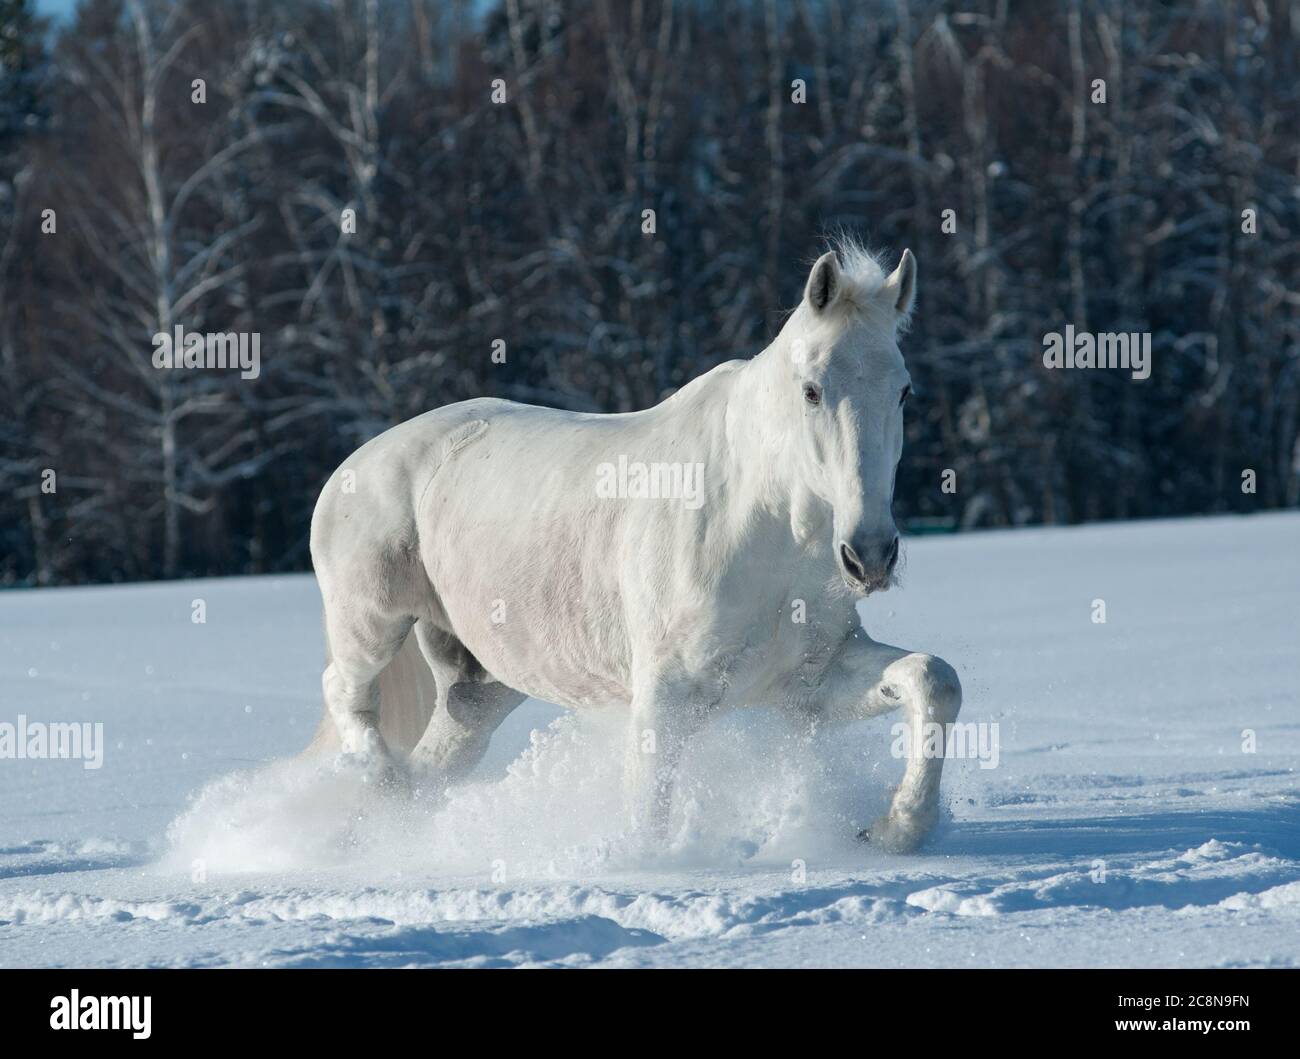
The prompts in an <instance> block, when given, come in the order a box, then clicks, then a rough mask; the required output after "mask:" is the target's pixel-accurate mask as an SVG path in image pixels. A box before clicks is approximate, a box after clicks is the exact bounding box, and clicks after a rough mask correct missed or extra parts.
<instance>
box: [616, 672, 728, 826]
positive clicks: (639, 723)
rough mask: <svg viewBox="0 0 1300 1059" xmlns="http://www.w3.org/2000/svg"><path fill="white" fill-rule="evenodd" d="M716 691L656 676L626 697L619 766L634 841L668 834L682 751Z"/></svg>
mask: <svg viewBox="0 0 1300 1059" xmlns="http://www.w3.org/2000/svg"><path fill="white" fill-rule="evenodd" d="M719 696H720V692H717V691H716V690H715V689H711V688H705V687H702V686H701V685H700V684H699V683H698V682H695V681H689V680H674V681H666V680H656V681H652V682H649V683H648V684H647V686H646V687H645V688H644V689H643V690H642V691H640V692H638V693H637V694H635V695H634V696H633V699H632V710H631V717H630V719H629V724H628V731H627V744H626V754H625V758H624V769H623V790H624V802H625V806H626V808H627V811H628V815H629V817H630V819H631V823H632V830H633V833H634V834H635V835H637V836H638V837H639V838H640V840H642V841H648V842H649V843H651V844H653V845H655V846H662V845H664V843H665V842H666V841H667V839H668V825H669V817H670V814H671V811H672V798H673V788H674V787H675V786H676V781H677V772H678V768H679V766H680V764H681V759H682V754H683V752H684V751H685V749H686V746H687V744H688V742H689V741H690V739H691V737H692V736H694V735H695V734H696V733H697V732H699V730H700V729H701V728H702V727H703V725H704V723H705V721H706V720H707V718H708V716H709V714H710V712H711V711H712V709H713V706H714V704H715V703H716V702H717V700H718V698H719Z"/></svg>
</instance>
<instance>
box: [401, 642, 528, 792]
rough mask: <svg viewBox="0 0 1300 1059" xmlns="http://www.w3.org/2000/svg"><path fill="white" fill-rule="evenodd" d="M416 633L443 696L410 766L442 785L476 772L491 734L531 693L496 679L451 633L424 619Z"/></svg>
mask: <svg viewBox="0 0 1300 1059" xmlns="http://www.w3.org/2000/svg"><path fill="white" fill-rule="evenodd" d="M415 636H416V640H417V642H418V643H419V645H420V651H421V653H422V654H423V655H424V659H425V661H426V662H427V663H428V665H429V668H430V669H431V670H432V671H433V674H434V679H435V681H436V683H437V688H438V699H437V705H436V706H435V707H434V710H433V714H432V716H431V717H430V718H429V723H428V726H427V727H426V728H425V730H424V734H423V735H422V736H421V737H420V741H419V742H418V743H417V744H416V746H415V749H414V750H412V751H411V757H410V764H411V766H412V768H413V769H414V770H415V771H416V772H417V774H418V775H420V776H421V778H422V779H424V780H425V781H426V782H429V783H431V784H432V785H434V786H436V787H439V788H441V787H446V786H448V785H450V784H452V783H456V782H458V781H460V780H462V779H464V778H465V776H466V775H468V774H469V773H470V772H471V771H472V770H473V768H474V766H475V765H477V764H478V763H479V762H480V761H481V760H482V759H483V755H484V754H485V753H487V748H488V744H489V742H491V739H492V733H493V732H495V731H496V730H497V728H498V727H499V726H500V724H501V722H502V721H504V720H505V719H506V717H507V716H509V714H510V712H511V711H512V710H514V708H515V707H516V706H518V705H519V704H520V703H521V702H523V701H524V699H525V698H527V696H526V695H524V693H523V692H520V691H516V690H515V689H514V688H510V687H507V686H506V685H504V684H499V683H497V682H496V681H494V680H492V678H491V677H490V676H488V674H487V673H486V672H484V670H483V667H482V666H480V665H479V663H478V660H477V659H476V658H474V656H473V655H472V654H471V653H470V652H469V651H468V650H467V649H466V648H465V646H464V645H463V644H462V643H461V642H460V641H459V640H458V639H456V637H455V636H453V635H452V634H451V633H448V632H444V631H443V630H440V629H437V628H434V627H432V626H430V625H429V624H428V623H427V622H424V621H421V622H419V623H418V624H417V625H416V627H415Z"/></svg>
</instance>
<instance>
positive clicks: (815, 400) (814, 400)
mask: <svg viewBox="0 0 1300 1059" xmlns="http://www.w3.org/2000/svg"><path fill="white" fill-rule="evenodd" d="M803 399H804V400H805V401H807V402H808V403H809V404H821V400H822V394H821V391H820V390H819V389H817V387H816V386H814V385H813V384H812V383H810V382H809V383H804V388H803Z"/></svg>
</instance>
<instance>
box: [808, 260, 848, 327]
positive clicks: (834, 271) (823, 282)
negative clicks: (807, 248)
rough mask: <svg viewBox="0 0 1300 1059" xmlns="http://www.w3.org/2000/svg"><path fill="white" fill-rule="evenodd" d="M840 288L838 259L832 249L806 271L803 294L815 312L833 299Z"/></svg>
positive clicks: (819, 310)
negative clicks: (806, 283) (805, 284)
mask: <svg viewBox="0 0 1300 1059" xmlns="http://www.w3.org/2000/svg"><path fill="white" fill-rule="evenodd" d="M839 289H840V261H839V258H837V257H836V256H835V251H834V250H829V251H827V252H826V253H824V254H822V256H821V257H819V258H818V259H817V263H816V264H815V265H813V267H812V271H811V272H810V273H808V286H806V287H805V288H804V292H803V296H804V297H805V298H806V299H807V300H808V304H809V305H811V306H812V307H813V309H814V310H815V311H816V312H821V311H822V310H823V309H825V308H826V306H828V305H830V303H831V302H833V301H834V300H835V295H836V294H837V293H839Z"/></svg>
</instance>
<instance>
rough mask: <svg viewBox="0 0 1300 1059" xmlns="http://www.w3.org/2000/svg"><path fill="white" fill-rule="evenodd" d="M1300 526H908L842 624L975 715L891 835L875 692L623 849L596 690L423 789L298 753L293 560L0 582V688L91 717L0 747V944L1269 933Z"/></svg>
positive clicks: (1282, 932) (1063, 954)
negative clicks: (913, 825)
mask: <svg viewBox="0 0 1300 1059" xmlns="http://www.w3.org/2000/svg"><path fill="white" fill-rule="evenodd" d="M1298 544H1300V516H1298V515H1296V514H1293V513H1286V514H1272V515H1262V516H1253V517H1248V518H1240V517H1236V518H1234V517H1223V518H1206V519H1197V520H1187V521H1166V522H1146V523H1129V524H1123V525H1104V526H1088V527H1078V528H1071V529H1047V530H1018V531H1007V532H995V533H980V534H969V535H963V536H957V537H950V538H920V539H915V540H913V541H911V542H910V543H909V547H908V553H907V565H906V572H905V577H904V584H903V586H902V587H901V588H899V589H896V590H894V591H892V592H890V593H888V594H886V595H884V596H880V597H875V598H873V599H871V600H870V601H869V602H868V603H867V604H865V605H864V607H863V613H864V619H865V623H866V625H867V628H868V629H869V630H870V631H871V632H872V633H873V635H875V636H876V637H877V638H880V639H884V640H887V641H889V642H893V643H900V644H906V645H908V646H911V647H916V648H920V649H924V650H927V651H931V652H933V653H936V654H939V655H941V656H943V657H945V658H947V659H948V660H949V661H951V662H952V663H953V664H954V665H955V666H956V667H957V669H958V671H959V672H960V673H961V675H962V679H963V683H964V686H965V692H966V698H965V705H964V707H963V711H962V719H963V720H964V721H980V722H997V723H998V724H999V726H1000V732H999V734H1000V757H999V761H998V766H997V767H996V768H992V769H987V768H980V767H979V765H980V763H979V762H978V761H975V760H954V761H949V762H948V763H947V765H946V766H945V775H944V798H945V802H946V803H947V805H948V807H949V811H950V817H951V818H950V819H948V820H945V822H944V823H943V824H942V825H941V830H940V832H939V833H938V835H937V836H936V837H935V839H934V840H933V841H932V843H931V844H930V845H929V847H927V849H926V850H925V851H923V852H922V853H921V854H919V855H913V856H891V855H888V854H885V853H883V852H882V851H880V850H876V849H873V848H871V847H870V846H869V845H862V844H860V843H858V842H856V841H855V840H854V837H853V836H854V835H855V833H856V830H857V828H859V827H860V826H862V825H864V824H865V823H867V822H868V821H869V820H870V819H872V818H873V816H874V814H875V812H876V811H877V810H878V809H879V808H880V807H881V806H882V805H883V804H884V800H885V798H886V797H887V792H888V788H889V785H890V784H891V783H892V782H895V781H896V779H897V777H898V775H899V774H900V773H901V762H899V761H897V760H894V759H893V758H892V757H891V756H890V755H889V745H890V742H891V738H890V731H889V729H890V725H891V724H892V723H893V721H894V720H896V718H884V719H878V720H875V721H870V722H863V723H860V724H857V725H854V726H852V727H851V728H849V729H847V730H846V731H842V732H839V733H834V734H828V735H826V736H824V737H822V738H820V739H819V740H817V741H815V742H809V741H808V740H806V739H804V738H802V737H801V736H800V735H799V734H798V733H796V732H792V731H790V730H789V729H788V727H787V726H786V725H784V724H783V723H782V720H781V718H780V717H779V716H778V715H776V714H775V713H773V712H771V711H767V710H753V711H749V712H747V713H744V714H737V715H734V716H732V717H729V718H726V719H724V720H722V721H720V722H719V723H717V724H715V725H714V726H713V727H712V728H710V729H709V731H708V732H707V733H706V734H705V736H704V737H703V738H701V739H700V740H698V742H697V743H696V744H695V745H694V746H692V748H691V751H690V755H689V758H688V760H687V762H686V766H685V775H684V777H683V783H682V789H681V791H680V793H679V797H678V800H677V807H676V811H675V815H674V838H673V840H672V842H671V844H670V846H669V848H667V849H664V850H661V851H656V852H653V853H649V852H646V851H645V850H643V849H639V848H638V847H637V846H636V845H635V844H634V843H631V842H629V841H628V836H627V835H626V833H625V821H624V820H623V819H622V817H621V814H620V811H619V804H620V802H619V790H620V788H619V782H620V781H619V771H618V770H619V763H620V761H621V748H620V737H621V733H620V728H619V718H618V717H617V716H615V715H614V714H613V713H612V712H604V713H593V714H585V715H570V714H567V713H564V712H563V711H560V710H558V709H557V708H555V707H553V706H550V705H547V704H545V703H539V702H531V701H530V702H528V703H526V704H525V705H524V706H522V707H521V708H520V709H519V710H518V711H516V713H515V714H514V715H513V716H512V717H511V718H510V719H509V720H508V721H507V722H506V724H505V726H504V727H503V728H502V730H501V731H500V732H499V733H498V734H497V736H496V737H495V738H494V740H493V744H492V748H491V750H490V751H489V755H488V758H487V759H486V760H485V761H484V762H483V764H482V766H481V767H480V769H479V770H478V772H477V773H476V774H475V776H474V777H473V778H472V779H471V781H470V782H468V783H466V784H465V785H464V786H462V787H461V788H459V789H457V790H456V791H454V792H453V793H452V794H451V796H450V797H449V798H448V799H447V800H446V801H444V802H438V801H435V800H432V799H429V798H417V799H414V800H409V801H403V800H400V799H393V798H386V797H382V796H379V795H377V794H376V793H375V792H372V791H369V790H367V789H365V788H364V787H362V786H360V785H358V784H357V783H356V781H355V780H354V779H353V778H352V777H350V776H349V775H346V774H338V773H335V772H334V771H333V770H332V769H328V768H326V769H321V768H318V767H307V766H303V765H300V764H297V763H294V762H292V761H291V760H290V759H291V757H292V755H293V754H295V753H296V752H297V751H298V750H299V749H300V748H301V747H302V746H303V745H305V744H306V742H307V741H308V739H309V737H310V735H311V733H312V731H313V729H314V727H315V724H316V721H317V719H318V716H319V710H320V704H319V684H318V681H319V669H320V661H321V650H322V648H321V642H320V615H319V599H318V596H317V593H316V588H315V584H314V582H313V581H312V579H311V578H309V577H299V576H295V577H279V578H276V577H265V578H239V579H229V580H211V581H193V582H173V583H164V584H153V585H138V586H135V585H133V586H119V587H102V588H86V589H58V590H39V591H15V592H8V593H4V594H0V688H3V689H4V692H5V694H4V697H3V703H2V704H0V722H9V723H16V722H17V718H18V716H19V715H20V714H21V715H24V716H26V718H27V719H28V722H29V723H31V722H39V721H65V722H66V721H83V722H102V724H103V725H104V738H105V746H104V758H103V766H102V768H99V769H87V768H83V767H82V762H80V761H71V760H60V761H49V760H0V964H4V965H7V966H35V965H87V966H135V965H178V966H227V965H239V966H337V965H364V966H406V965H413V964H419V965H433V964H441V965H471V966H500V965H517V964H561V965H593V964H595V965H613V966H647V965H653V966H682V965H692V966H701V965H704V966H719V965H739V966H826V965H835V966H1022V965H1023V966H1055V965H1062V966H1239V965H1252V966H1281V965H1286V966H1294V965H1297V964H1300V794H1297V791H1296V766H1297V763H1298V762H1300V709H1297V706H1298V705H1300V638H1298V637H1297V628H1298V627H1300V622H1298V621H1297V618H1298V616H1300V615H1298V613H1297V612H1298V611H1300V548H1298V547H1297V545H1298ZM198 599H202V600H203V601H204V603H205V605H206V622H204V623H201V624H196V623H194V622H192V621H191V614H192V613H193V603H194V601H195V600H198ZM1098 599H1101V600H1104V601H1105V607H1106V622H1105V623H1104V624H1097V623H1094V621H1093V620H1092V618H1093V613H1094V609H1093V601H1094V600H1098ZM1247 730H1249V732H1250V733H1253V738H1254V741H1255V747H1254V750H1253V752H1247V750H1249V749H1250V748H1249V746H1248V744H1247V742H1246V740H1247V739H1248V735H1243V733H1245V732H1247Z"/></svg>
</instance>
